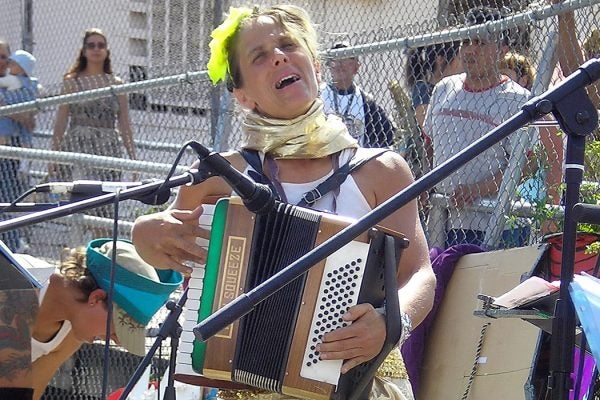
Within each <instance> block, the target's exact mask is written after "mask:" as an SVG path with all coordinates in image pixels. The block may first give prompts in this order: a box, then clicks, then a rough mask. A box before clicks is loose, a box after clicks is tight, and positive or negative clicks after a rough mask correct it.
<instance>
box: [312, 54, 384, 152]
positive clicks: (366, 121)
mask: <svg viewBox="0 0 600 400" xmlns="http://www.w3.org/2000/svg"><path fill="white" fill-rule="evenodd" d="M349 46H350V44H349V43H348V42H338V43H335V44H334V45H333V46H332V47H331V49H343V48H346V47H349ZM327 65H328V66H329V70H330V71H331V78H332V80H331V82H330V83H328V84H323V85H322V86H321V99H322V100H323V102H324V104H325V114H335V115H338V116H339V117H340V118H342V120H343V121H344V123H345V124H346V126H347V127H348V131H349V132H350V135H351V136H352V137H353V138H355V139H357V140H358V142H359V144H360V145H361V146H363V147H391V146H392V145H393V144H394V140H395V131H396V128H395V127H394V125H393V123H392V121H391V120H390V119H389V118H388V116H387V114H386V112H385V111H384V109H383V108H381V107H380V106H379V105H378V104H377V103H376V102H375V99H374V98H373V96H372V95H370V94H369V93H367V92H365V91H364V90H363V89H362V88H361V87H360V86H359V85H358V84H357V83H355V82H354V77H355V76H356V74H357V73H358V70H359V68H360V62H359V61H358V57H350V58H344V59H339V60H331V61H328V62H327Z"/></svg>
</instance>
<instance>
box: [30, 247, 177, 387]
mask: <svg viewBox="0 0 600 400" xmlns="http://www.w3.org/2000/svg"><path fill="white" fill-rule="evenodd" d="M116 247H117V250H116V264H117V265H116V270H115V285H114V291H113V309H112V320H111V321H112V323H111V325H110V326H111V328H110V332H111V333H110V334H109V335H108V336H107V335H106V332H107V319H108V308H109V306H108V298H107V296H108V293H109V291H110V276H111V257H112V253H113V248H114V247H113V242H112V240H111V239H97V240H93V241H91V242H90V243H89V244H88V246H87V247H78V248H76V249H71V250H70V251H68V256H67V257H66V259H65V260H63V262H62V263H61V266H60V269H59V271H58V272H56V273H54V274H52V275H51V276H50V278H49V280H48V284H47V285H46V286H45V287H43V288H42V290H41V292H40V295H39V312H38V315H37V318H36V319H35V323H34V324H33V328H32V331H31V343H32V347H31V360H32V361H33V366H32V371H33V387H34V389H35V393H34V399H39V398H40V396H41V395H42V394H43V392H44V389H45V388H46V386H47V385H48V382H49V381H50V379H51V378H52V376H53V375H54V373H55V372H56V371H57V370H58V368H59V367H60V366H61V365H62V364H63V363H64V362H65V361H66V360H67V359H68V358H69V357H71V355H72V354H73V353H75V351H77V350H78V349H79V348H80V347H81V345H82V344H83V343H91V342H93V341H94V340H96V339H97V338H101V339H103V340H104V339H105V338H106V337H109V338H110V339H111V340H113V341H114V342H116V343H117V344H119V345H121V346H122V347H124V348H125V349H127V350H128V351H129V352H131V353H133V354H135V355H138V356H143V355H145V326H146V324H147V323H148V322H149V321H150V318H151V317H152V316H153V315H154V314H155V313H156V312H157V311H158V309H159V308H160V307H162V305H163V304H164V303H165V302H166V301H167V300H168V298H169V295H170V294H171V293H172V292H173V290H175V289H176V288H177V287H179V285H180V284H181V283H182V282H183V278H182V276H181V274H180V273H178V272H175V271H171V270H155V269H154V268H153V267H152V266H150V265H148V264H146V263H145V262H144V261H143V260H142V259H141V258H140V257H139V255H138V254H137V252H136V251H135V248H134V247H133V245H132V244H131V243H129V242H126V241H122V240H120V241H117V246H116Z"/></svg>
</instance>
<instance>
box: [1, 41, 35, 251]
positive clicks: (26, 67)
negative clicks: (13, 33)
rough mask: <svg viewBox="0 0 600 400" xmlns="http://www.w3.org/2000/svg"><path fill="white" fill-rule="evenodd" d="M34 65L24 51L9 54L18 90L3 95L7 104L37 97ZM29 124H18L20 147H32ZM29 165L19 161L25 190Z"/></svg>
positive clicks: (33, 125) (27, 185)
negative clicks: (17, 81) (17, 82)
mask: <svg viewBox="0 0 600 400" xmlns="http://www.w3.org/2000/svg"><path fill="white" fill-rule="evenodd" d="M35 63H36V60H35V57H34V56H33V55H32V54H31V53H29V52H27V51H25V50H17V51H15V52H14V53H13V54H11V56H10V59H9V68H10V75H11V76H14V77H16V78H17V79H18V80H19V88H18V89H15V90H11V91H8V92H7V93H6V94H5V98H6V100H7V101H6V103H7V104H16V103H21V102H26V101H33V100H35V99H36V98H37V97H38V96H39V93H40V85H39V83H38V80H37V78H35V77H34V76H33V70H34V68H35ZM31 122H33V124H27V125H26V124H19V126H18V128H19V137H20V138H21V146H23V147H29V148H31V147H33V131H34V129H35V120H34V119H33V118H31ZM30 165H31V162H30V161H29V160H21V162H20V166H19V171H20V172H21V174H20V177H19V179H20V181H21V184H22V185H23V186H24V187H25V188H27V187H29V186H30V182H29V177H30ZM21 251H22V249H21Z"/></svg>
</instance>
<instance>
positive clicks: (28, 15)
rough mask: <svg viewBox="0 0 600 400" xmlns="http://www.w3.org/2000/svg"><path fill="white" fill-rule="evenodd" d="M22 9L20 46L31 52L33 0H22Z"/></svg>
mask: <svg viewBox="0 0 600 400" xmlns="http://www.w3.org/2000/svg"><path fill="white" fill-rule="evenodd" d="M22 11H23V26H22V28H21V48H22V49H23V50H25V51H28V52H30V53H33V0H23V10H22Z"/></svg>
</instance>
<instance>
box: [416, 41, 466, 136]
mask: <svg viewBox="0 0 600 400" xmlns="http://www.w3.org/2000/svg"><path fill="white" fill-rule="evenodd" d="M459 48H460V43H459V42H449V43H442V44H434V45H431V46H426V47H419V48H416V49H411V50H409V52H408V59H407V63H406V84H407V85H408V88H409V90H410V92H411V99H412V105H413V108H414V109H415V114H416V116H417V121H418V122H419V126H420V127H421V128H423V122H424V121H425V114H426V113H427V107H428V106H429V102H430V99H431V93H432V92H433V88H434V86H435V85H436V84H437V83H438V82H439V81H440V80H442V78H445V77H447V76H450V75H455V74H458V73H461V72H462V65H461V61H460V57H457V56H458V50H459Z"/></svg>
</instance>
